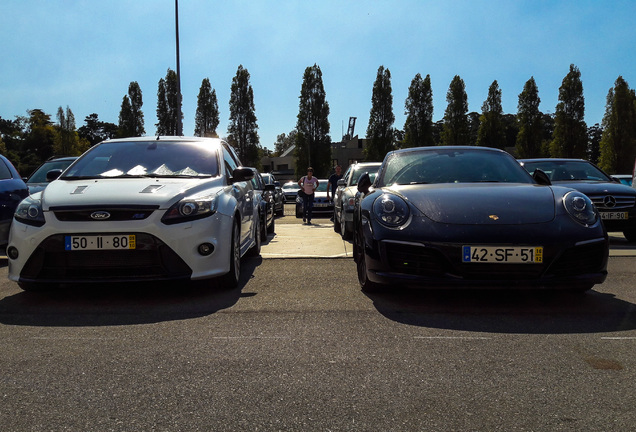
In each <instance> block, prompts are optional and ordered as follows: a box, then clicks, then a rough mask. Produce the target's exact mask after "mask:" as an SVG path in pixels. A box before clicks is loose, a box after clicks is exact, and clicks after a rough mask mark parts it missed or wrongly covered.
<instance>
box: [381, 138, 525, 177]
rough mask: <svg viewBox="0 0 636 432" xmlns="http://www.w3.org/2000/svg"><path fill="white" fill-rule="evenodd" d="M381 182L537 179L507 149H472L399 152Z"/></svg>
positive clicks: (390, 161) (395, 154)
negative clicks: (501, 150) (499, 150)
mask: <svg viewBox="0 0 636 432" xmlns="http://www.w3.org/2000/svg"><path fill="white" fill-rule="evenodd" d="M385 164H386V167H385V168H384V172H383V173H382V178H381V179H380V181H379V184H378V186H380V187H381V186H388V185H394V184H397V185H411V184H437V183H483V182H487V183H491V182H492V183H534V181H533V180H532V177H531V176H530V175H529V174H528V173H527V172H526V171H525V170H524V169H523V168H521V165H519V163H517V161H516V160H515V159H514V158H513V157H512V156H509V155H508V154H506V153H502V152H496V151H490V150H477V149H475V150H472V149H457V150H455V149H434V148H430V149H425V150H416V151H407V152H397V153H394V154H393V155H392V156H390V157H389V159H388V160H387V161H385Z"/></svg>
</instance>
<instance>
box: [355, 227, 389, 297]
mask: <svg viewBox="0 0 636 432" xmlns="http://www.w3.org/2000/svg"><path fill="white" fill-rule="evenodd" d="M361 242H362V234H357V235H356V242H355V244H354V246H355V248H354V249H355V250H354V254H353V255H354V259H355V257H356V255H357V259H355V262H356V270H357V272H358V282H359V283H360V288H362V291H364V292H367V293H372V292H378V291H381V290H382V288H383V286H382V285H380V284H377V283H375V282H372V281H370V280H369V278H368V277H367V260H366V255H365V253H364V246H363V245H362V244H361Z"/></svg>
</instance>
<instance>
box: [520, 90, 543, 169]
mask: <svg viewBox="0 0 636 432" xmlns="http://www.w3.org/2000/svg"><path fill="white" fill-rule="evenodd" d="M540 103H541V99H540V98H539V88H538V87H537V83H536V82H535V81H534V77H531V78H530V79H529V80H528V81H526V84H525V85H524V86H523V91H522V92H521V93H520V94H519V103H518V105H517V119H518V122H519V133H518V134H517V144H516V147H517V155H518V156H519V157H520V158H536V157H539V156H542V149H541V146H542V142H543V137H542V132H543V114H542V113H541V111H539V104H540Z"/></svg>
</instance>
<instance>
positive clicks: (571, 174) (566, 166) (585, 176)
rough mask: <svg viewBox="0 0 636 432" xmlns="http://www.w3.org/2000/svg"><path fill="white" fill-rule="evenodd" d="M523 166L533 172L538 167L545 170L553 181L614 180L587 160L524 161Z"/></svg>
mask: <svg viewBox="0 0 636 432" xmlns="http://www.w3.org/2000/svg"><path fill="white" fill-rule="evenodd" d="M523 167H524V168H525V169H526V170H527V171H528V172H529V173H533V172H534V170H536V169H537V168H538V169H540V170H542V171H543V172H545V173H546V174H547V175H548V177H549V178H550V180H552V181H573V180H589V181H603V182H609V181H612V180H611V179H610V178H609V177H608V176H607V175H605V173H604V172H603V171H601V170H600V169H598V168H596V167H595V166H594V165H592V164H591V163H589V162H586V161H562V160H553V161H552V160H546V161H530V162H524V165H523Z"/></svg>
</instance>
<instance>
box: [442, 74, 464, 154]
mask: <svg viewBox="0 0 636 432" xmlns="http://www.w3.org/2000/svg"><path fill="white" fill-rule="evenodd" d="M446 102H448V105H447V107H446V111H445V113H444V128H443V130H442V135H441V142H442V144H443V145H469V144H470V142H469V140H470V134H469V129H468V118H467V116H466V113H467V112H468V96H467V95H466V85H465V84H464V80H462V79H461V78H460V77H459V75H455V77H454V78H453V80H452V81H451V83H450V86H449V87H448V92H447V93H446Z"/></svg>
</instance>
